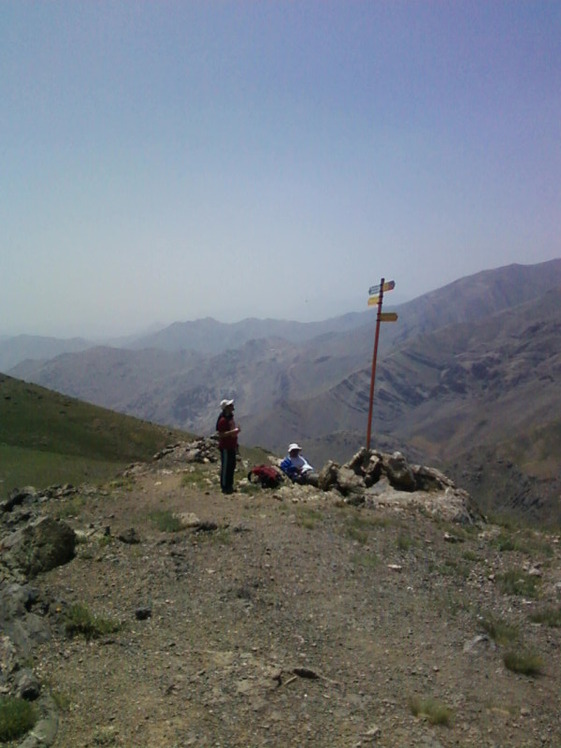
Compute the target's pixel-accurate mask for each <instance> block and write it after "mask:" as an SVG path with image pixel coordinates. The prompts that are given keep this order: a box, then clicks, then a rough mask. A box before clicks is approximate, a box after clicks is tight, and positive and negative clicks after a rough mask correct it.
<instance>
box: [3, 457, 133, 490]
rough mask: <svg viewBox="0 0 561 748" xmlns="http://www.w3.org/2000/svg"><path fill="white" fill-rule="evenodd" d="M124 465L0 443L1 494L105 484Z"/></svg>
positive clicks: (124, 464) (123, 463)
mask: <svg viewBox="0 0 561 748" xmlns="http://www.w3.org/2000/svg"><path fill="white" fill-rule="evenodd" d="M125 466H126V462H115V461H114V460H112V461H110V460H96V459H93V458H91V457H87V456H84V457H80V456H77V455H64V454H60V453H55V452H46V451H42V450H38V449H30V448H27V447H15V446H11V445H7V444H0V493H1V494H4V495H5V496H8V495H9V494H10V492H11V491H12V490H13V489H14V488H23V487H24V486H35V487H36V488H39V489H41V488H47V487H48V486H53V485H57V484H62V483H72V484H73V485H75V486H77V485H80V484H81V483H93V484H99V483H104V482H106V481H107V480H109V479H110V478H111V477H113V476H114V475H115V473H116V472H118V471H119V470H122V469H123V468H124V467H125Z"/></svg>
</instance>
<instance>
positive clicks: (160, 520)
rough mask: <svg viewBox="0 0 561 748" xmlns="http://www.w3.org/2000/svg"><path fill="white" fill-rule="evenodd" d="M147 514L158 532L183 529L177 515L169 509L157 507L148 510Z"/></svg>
mask: <svg viewBox="0 0 561 748" xmlns="http://www.w3.org/2000/svg"><path fill="white" fill-rule="evenodd" d="M148 516H149V519H150V521H151V522H152V524H153V525H154V526H155V527H156V528H157V529H158V530H160V532H179V531H180V530H184V529H185V528H184V526H183V524H182V522H181V520H180V519H179V517H176V516H175V514H174V513H173V512H171V511H170V510H169V509H157V510H156V511H154V512H150V514H149V515H148Z"/></svg>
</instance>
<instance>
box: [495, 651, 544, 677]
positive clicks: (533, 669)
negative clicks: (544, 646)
mask: <svg viewBox="0 0 561 748" xmlns="http://www.w3.org/2000/svg"><path fill="white" fill-rule="evenodd" d="M503 662H504V664H505V667H506V668H507V670H511V671H512V672H513V673H520V674H521V675H530V676H536V675H541V674H542V672H543V660H542V658H541V657H540V656H539V655H538V654H536V653H535V652H529V651H527V652H524V651H520V650H509V651H508V652H505V654H504V656H503Z"/></svg>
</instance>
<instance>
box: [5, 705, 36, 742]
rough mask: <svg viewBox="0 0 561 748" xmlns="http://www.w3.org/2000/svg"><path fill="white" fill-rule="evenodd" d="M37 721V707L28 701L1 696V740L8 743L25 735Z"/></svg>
mask: <svg viewBox="0 0 561 748" xmlns="http://www.w3.org/2000/svg"><path fill="white" fill-rule="evenodd" d="M36 721H37V715H36V712H35V709H34V707H33V705H32V704H30V703H29V702H28V701H25V700H24V699H16V698H13V697H6V698H1V697H0V742H2V743H7V742H8V741H9V740H16V739H17V738H19V737H21V736H22V735H25V733H26V732H29V730H31V728H32V727H33V726H34V725H35V722H36Z"/></svg>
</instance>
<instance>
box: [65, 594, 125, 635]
mask: <svg viewBox="0 0 561 748" xmlns="http://www.w3.org/2000/svg"><path fill="white" fill-rule="evenodd" d="M65 626H66V632H67V633H68V634H69V635H70V636H74V635H75V634H82V636H85V638H86V639H87V640H88V641H89V640H90V639H98V638H99V637H100V636H106V635H107V634H113V633H115V632H117V631H119V630H120V629H121V624H120V623H119V621H115V620H111V619H109V618H98V617H97V616H94V615H92V613H91V612H90V610H89V608H88V607H87V606H86V605H83V604H82V603H76V604H75V605H71V606H70V608H69V609H68V611H67V613H66V616H65Z"/></svg>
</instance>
